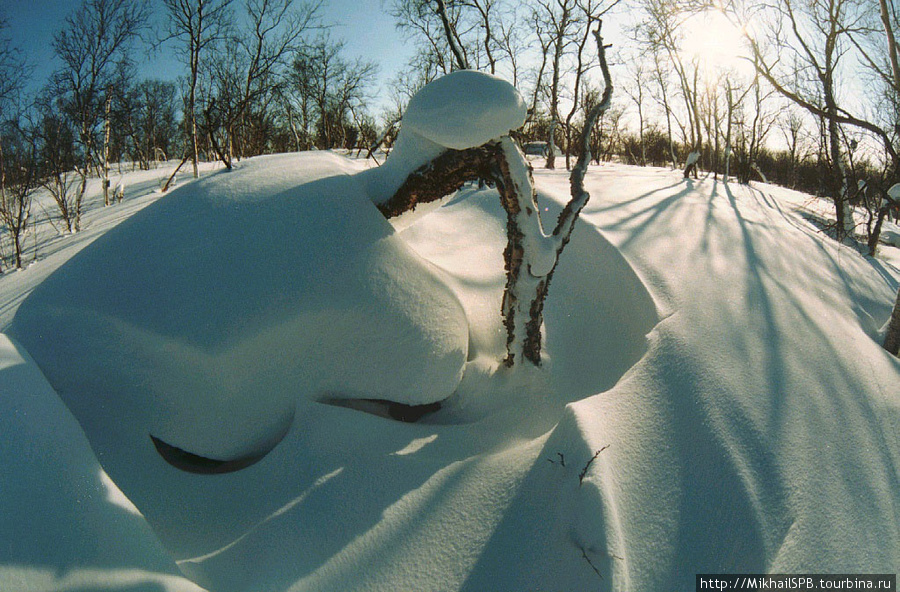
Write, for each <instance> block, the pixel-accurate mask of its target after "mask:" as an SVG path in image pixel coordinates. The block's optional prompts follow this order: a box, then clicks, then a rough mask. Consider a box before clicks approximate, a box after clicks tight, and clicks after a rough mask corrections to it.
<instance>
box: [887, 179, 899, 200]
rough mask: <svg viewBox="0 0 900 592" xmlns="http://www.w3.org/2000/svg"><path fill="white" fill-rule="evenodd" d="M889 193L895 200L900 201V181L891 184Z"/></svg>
mask: <svg viewBox="0 0 900 592" xmlns="http://www.w3.org/2000/svg"><path fill="white" fill-rule="evenodd" d="M887 194H888V196H889V197H890V198H891V199H893V200H894V201H900V183H894V184H893V185H891V187H890V189H888V190H887Z"/></svg>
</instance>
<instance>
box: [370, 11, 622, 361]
mask: <svg viewBox="0 0 900 592" xmlns="http://www.w3.org/2000/svg"><path fill="white" fill-rule="evenodd" d="M599 26H600V24H599V23H598V29H597V31H596V32H595V34H594V37H595V39H596V42H597V47H598V53H599V61H600V67H601V70H602V72H603V77H604V81H605V88H604V91H603V96H602V98H601V100H600V101H599V102H598V103H597V104H596V105H595V106H594V107H593V109H592V110H591V112H590V113H588V114H587V115H586V117H585V126H584V128H583V129H582V134H581V138H580V142H579V147H580V155H579V158H578V162H577V164H576V165H575V167H574V168H573V169H572V173H571V175H570V182H571V194H572V199H571V200H570V201H569V203H568V204H566V206H565V208H564V209H563V211H562V213H561V214H560V216H559V218H558V220H557V223H556V226H555V227H554V228H553V231H552V232H551V233H550V234H546V233H545V232H544V230H543V225H542V221H541V217H540V208H538V207H537V203H536V194H535V190H534V182H533V179H532V175H531V167H530V165H528V163H527V161H526V160H525V158H524V156H523V155H522V152H521V151H520V150H519V148H518V146H517V144H516V143H515V141H514V140H513V139H512V138H510V137H509V136H504V137H501V138H500V139H498V140H492V141H490V142H488V143H486V144H483V145H481V146H477V147H474V148H469V149H465V150H449V149H448V150H447V151H445V152H443V153H441V154H440V155H438V156H437V157H435V158H434V159H433V160H432V161H430V162H428V163H427V164H425V165H423V166H421V167H420V168H419V169H417V170H416V171H413V172H412V173H411V174H410V175H409V176H408V177H407V179H406V181H405V182H404V183H403V184H402V186H401V187H400V188H399V189H398V190H397V191H396V192H395V193H394V195H393V196H391V197H390V198H389V199H388V200H387V201H385V202H384V203H382V204H379V206H378V207H379V209H380V210H381V211H382V213H384V214H385V216H387V217H392V216H396V215H399V214H401V213H403V212H405V211H408V210H410V209H412V208H414V207H415V206H416V205H417V204H420V203H426V202H429V201H434V200H437V199H440V198H442V197H444V196H445V195H448V194H449V193H452V192H453V191H456V190H457V189H459V188H460V187H461V186H462V185H463V184H464V183H466V182H468V181H472V180H481V181H484V182H486V183H489V184H491V185H494V186H496V187H497V190H498V192H499V193H500V201H501V203H502V205H503V208H504V210H505V211H506V215H507V246H506V249H505V250H504V261H505V268H506V270H507V276H506V277H507V281H506V288H505V290H504V295H503V304H502V315H503V323H504V326H505V327H506V333H507V344H506V346H507V355H506V358H505V360H504V363H505V364H506V365H507V366H512V365H514V364H515V363H516V361H517V360H520V359H521V360H527V361H528V362H530V363H532V364H534V365H540V363H541V347H542V325H543V310H544V303H545V301H546V298H547V293H548V290H549V287H550V282H551V280H552V278H553V273H554V271H555V270H556V266H557V264H558V263H559V257H560V255H561V254H562V252H563V250H564V249H565V246H566V245H567V244H568V242H569V239H570V237H571V234H572V230H573V228H574V225H575V221H576V220H577V219H578V216H579V214H580V212H581V210H582V209H583V208H584V206H585V204H586V203H587V201H588V199H589V197H590V195H589V194H588V193H587V191H586V190H585V188H584V175H585V172H586V169H587V166H588V163H589V162H590V159H591V152H590V143H591V133H592V130H593V127H594V125H595V124H596V122H597V120H598V119H599V118H600V116H601V115H602V113H603V112H604V111H606V110H607V109H608V108H609V106H610V104H611V100H612V91H613V87H612V79H611V76H610V73H609V68H608V66H607V63H606V49H607V46H605V45H604V44H603V40H602V38H601V37H600V29H599Z"/></svg>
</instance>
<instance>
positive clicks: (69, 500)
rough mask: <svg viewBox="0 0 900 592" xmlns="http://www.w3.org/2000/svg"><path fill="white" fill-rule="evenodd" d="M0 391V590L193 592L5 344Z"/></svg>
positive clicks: (40, 381) (0, 353) (35, 375)
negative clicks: (0, 393) (0, 537)
mask: <svg viewBox="0 0 900 592" xmlns="http://www.w3.org/2000/svg"><path fill="white" fill-rule="evenodd" d="M0 392H2V393H3V396H0V434H2V436H0V455H2V459H3V460H2V461H0V462H2V470H0V492H2V495H0V532H2V533H3V535H2V539H0V589H2V590H10V591H13V590H15V591H16V592H51V591H57V590H58V591H63V590H94V589H103V590H123V591H124V590H133V589H152V590H160V591H165V592H199V591H200V588H199V587H198V586H196V585H195V584H193V583H191V582H190V581H188V580H187V579H185V578H184V577H183V576H181V575H180V574H179V572H178V569H177V568H176V566H175V563H174V561H173V560H172V557H171V556H169V555H168V553H167V552H166V550H165V549H164V548H163V547H162V545H160V543H159V541H158V540H157V538H156V536H155V535H154V534H153V531H152V530H151V529H150V527H149V525H148V524H147V522H146V521H145V520H144V519H143V517H141V515H140V513H138V512H137V510H136V509H135V508H134V506H133V505H132V504H131V502H129V501H128V499H127V498H125V496H123V495H122V493H121V491H119V489H118V488H117V487H116V486H115V484H114V483H113V482H112V481H111V480H110V478H109V477H108V476H107V474H106V473H105V472H104V471H103V469H102V468H101V467H100V464H99V463H98V461H97V458H96V457H95V456H94V454H93V453H92V452H91V449H90V447H89V445H88V442H87V439H86V438H85V437H84V433H83V432H82V431H81V428H80V427H79V425H78V423H77V422H76V421H75V418H74V417H72V414H71V413H69V411H68V409H66V407H65V405H63V403H62V401H60V399H59V397H58V396H57V394H56V393H55V392H54V391H53V389H52V388H51V387H50V385H49V384H47V382H46V380H45V379H44V377H43V375H42V374H41V371H40V370H39V369H38V367H37V366H36V365H35V364H34V362H33V361H32V360H31V358H30V357H29V356H28V354H27V353H26V352H25V351H23V350H22V348H21V347H20V346H18V345H17V344H16V343H14V342H12V341H10V339H9V338H7V337H6V336H3V335H0Z"/></svg>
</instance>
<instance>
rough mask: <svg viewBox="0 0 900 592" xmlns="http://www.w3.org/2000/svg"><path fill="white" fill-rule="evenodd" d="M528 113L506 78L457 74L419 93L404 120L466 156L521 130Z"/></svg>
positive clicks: (407, 126)
mask: <svg viewBox="0 0 900 592" xmlns="http://www.w3.org/2000/svg"><path fill="white" fill-rule="evenodd" d="M526 111H527V109H526V107H525V101H524V100H523V99H522V95H520V94H519V91H517V90H516V88H515V87H514V86H513V85H511V84H510V83H508V82H507V81H505V80H503V79H502V78H497V77H496V76H492V75H490V74H485V73H484V72H476V71H475V70H457V71H456V72H452V73H450V74H447V75H446V76H443V77H441V78H438V79H437V80H435V81H434V82H431V83H429V84H428V85H426V86H425V87H424V88H422V90H420V91H419V92H418V93H416V95H415V96H414V97H413V98H412V99H411V100H410V102H409V106H408V107H407V108H406V113H405V114H404V115H403V129H405V130H408V131H414V132H416V133H418V134H419V135H421V136H423V137H424V138H427V139H428V140H431V141H432V142H434V143H436V144H439V145H441V146H446V147H447V148H453V149H455V150H465V149H466V148H473V147H475V146H481V145H482V144H484V143H485V142H489V141H490V140H493V139H495V138H499V137H500V136H504V135H506V134H508V133H509V132H510V130H514V129H518V128H519V127H521V126H522V124H523V123H525V115H526Z"/></svg>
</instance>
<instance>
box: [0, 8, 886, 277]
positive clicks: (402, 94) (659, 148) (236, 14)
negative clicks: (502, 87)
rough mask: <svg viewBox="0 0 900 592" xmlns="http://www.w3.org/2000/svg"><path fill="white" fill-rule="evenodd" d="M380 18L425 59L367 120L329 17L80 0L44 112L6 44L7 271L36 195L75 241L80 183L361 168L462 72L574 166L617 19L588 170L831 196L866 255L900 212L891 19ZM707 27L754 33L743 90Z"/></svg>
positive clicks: (422, 13)
mask: <svg viewBox="0 0 900 592" xmlns="http://www.w3.org/2000/svg"><path fill="white" fill-rule="evenodd" d="M386 8H387V10H389V11H390V14H391V15H392V16H393V18H394V19H395V22H396V25H397V30H398V35H400V36H401V37H402V38H403V39H404V40H405V41H406V42H407V43H410V44H411V46H412V47H414V48H415V53H414V55H413V57H412V58H411V60H410V62H409V64H408V65H407V67H406V68H404V69H403V70H402V71H400V72H399V73H397V74H396V75H395V76H394V78H393V79H392V80H391V81H390V84H389V85H388V86H389V90H388V91H387V95H388V99H387V100H386V101H385V99H384V98H382V100H381V101H377V100H376V98H377V95H378V88H377V81H378V80H377V72H378V64H377V61H375V60H374V59H371V58H372V57H377V56H371V57H367V58H362V57H350V56H348V55H347V52H346V49H345V45H344V43H343V42H342V41H341V40H339V39H336V38H335V37H334V35H333V34H332V29H331V27H330V26H329V23H327V22H325V21H324V18H323V15H322V12H323V11H322V6H321V2H318V3H309V2H306V1H305V0H164V2H163V3H162V4H161V5H160V6H159V7H157V8H156V9H155V10H156V14H152V10H151V5H150V3H148V2H146V1H142V0H83V1H82V3H81V5H80V6H79V7H78V8H77V9H75V10H74V11H73V12H72V13H71V15H69V16H68V18H67V19H66V20H65V22H64V24H63V25H62V26H61V28H60V29H59V30H58V31H57V33H56V34H55V36H54V38H53V42H52V45H53V49H54V51H55V54H56V56H57V58H58V62H59V63H60V67H59V68H58V70H57V71H55V72H54V73H53V74H52V75H51V76H50V77H49V79H48V80H47V81H46V83H45V84H44V86H43V87H42V88H41V90H40V92H38V93H37V94H36V96H33V97H27V96H24V89H25V88H26V87H27V84H26V83H27V73H28V62H27V56H24V55H22V54H21V52H18V51H17V50H16V48H14V47H12V46H11V43H10V41H9V40H7V39H3V38H2V35H0V44H2V47H0V196H2V200H0V202H2V207H0V210H2V213H0V215H2V221H3V222H2V223H3V226H4V229H5V231H4V235H5V237H4V238H5V241H6V243H7V245H8V248H7V250H8V251H10V252H12V255H11V256H10V255H8V256H7V259H6V262H7V265H13V266H21V264H22V263H21V258H20V255H19V253H20V242H21V237H22V236H24V234H25V232H26V231H27V226H28V223H29V220H30V216H29V215H28V211H29V204H30V201H29V198H28V196H30V195H31V194H32V193H33V192H34V191H35V190H36V189H38V188H41V187H43V188H44V189H46V190H47V191H48V192H49V193H50V194H51V195H52V196H53V198H54V201H55V202H56V204H57V210H58V219H59V225H60V228H61V229H62V230H64V231H67V232H76V231H77V230H79V228H80V224H81V213H82V210H83V202H84V192H85V188H86V184H87V179H88V178H89V177H91V176H97V177H100V178H101V179H103V180H104V182H103V188H104V204H110V203H112V201H113V200H114V198H115V193H114V190H113V189H112V188H111V187H110V182H109V167H110V163H120V162H123V161H124V162H129V163H132V166H134V167H140V168H143V169H146V168H149V167H151V166H153V163H155V162H158V161H161V160H176V161H179V162H181V163H182V164H187V163H190V164H191V167H192V174H193V175H194V176H197V175H198V174H199V173H198V170H197V163H198V162H199V161H202V160H207V161H208V160H219V161H221V162H222V163H224V165H225V166H226V167H231V166H232V164H233V162H234V161H235V160H237V159H240V158H242V157H249V156H254V155H258V154H266V153H273V152H285V151H292V150H309V149H333V148H345V149H355V150H366V151H367V152H368V153H370V154H371V152H372V150H371V149H373V148H375V147H376V146H379V145H380V146H383V147H384V148H389V147H390V144H391V141H392V139H393V138H394V137H395V136H396V132H397V129H398V126H399V120H400V116H401V115H402V113H403V110H404V108H405V105H406V102H407V101H408V100H409V98H410V97H411V96H412V95H413V94H414V93H415V92H416V90H418V89H419V88H421V87H422V86H423V85H424V84H426V83H427V82H429V81H431V80H433V79H435V78H437V77H439V76H441V75H443V74H445V73H448V72H450V71H451V70H453V69H455V68H458V67H459V64H460V60H463V62H462V63H465V64H466V67H469V68H474V69H478V70H482V71H485V72H489V73H492V74H496V75H499V76H501V77H503V78H506V79H507V80H509V81H510V82H512V83H513V85H515V86H516V87H517V88H519V89H520V91H521V92H522V94H523V96H524V97H525V99H526V101H527V103H528V107H529V115H528V120H527V122H526V124H525V126H524V127H523V129H522V130H519V132H518V135H517V139H518V140H519V141H520V142H521V143H523V144H531V145H533V146H534V145H537V146H541V147H542V150H543V152H544V154H545V155H546V156H547V158H546V166H548V167H555V166H557V165H558V162H559V161H558V159H564V160H565V165H566V167H567V168H568V167H569V166H571V163H570V161H571V158H572V157H573V155H574V154H575V150H574V148H573V146H574V143H575V140H574V139H575V138H577V137H578V135H579V132H580V130H581V128H582V127H583V125H584V122H583V115H582V114H583V113H586V112H588V111H589V110H590V107H591V105H592V103H596V102H597V101H598V100H599V96H600V92H601V87H602V82H601V81H600V80H599V76H598V74H597V72H596V65H597V60H596V59H595V58H596V53H595V52H596V48H595V47H593V45H592V43H591V42H590V31H591V29H592V27H594V26H595V25H596V23H597V22H599V21H600V20H601V19H603V18H605V17H608V16H609V15H611V14H618V16H617V22H624V23H626V24H625V25H623V26H622V30H621V31H620V34H619V37H620V38H622V39H623V41H621V42H620V43H619V46H618V47H615V48H613V49H612V52H611V62H613V68H614V70H615V71H616V78H617V81H618V82H617V86H618V87H619V88H620V89H622V90H623V91H624V92H622V93H620V95H619V99H618V100H617V102H616V103H614V105H613V106H612V108H611V109H610V110H609V111H608V112H607V113H605V114H604V116H603V118H602V119H601V121H600V122H599V123H598V125H597V127H596V130H595V132H594V135H593V138H592V152H593V154H594V158H595V160H597V161H601V160H606V161H611V160H616V161H619V162H625V163H628V164H636V165H654V166H670V167H672V168H681V167H684V166H685V164H686V163H687V162H688V161H689V160H695V161H696V165H695V166H696V168H700V169H702V170H704V171H707V172H708V173H710V174H711V175H714V176H716V177H719V176H724V177H725V178H728V179H736V180H737V181H740V182H744V183H746V182H749V181H750V180H751V179H759V180H766V181H769V182H774V183H778V184H780V185H784V186H787V187H791V188H795V189H798V190H802V191H805V192H809V193H812V194H815V195H819V196H825V197H828V198H830V199H832V200H833V201H834V204H835V214H834V218H835V220H836V222H835V223H831V226H830V228H828V230H830V232H831V233H832V234H833V235H834V236H835V237H836V238H838V239H841V240H843V239H845V238H847V237H851V238H852V237H853V236H854V235H858V236H862V237H863V238H865V239H866V240H867V241H868V244H869V248H870V251H871V252H874V250H875V248H876V246H877V240H875V241H874V242H873V240H872V239H873V237H875V236H877V230H878V229H880V223H881V221H882V220H883V219H884V218H885V217H886V216H888V215H889V214H890V206H892V205H895V204H894V203H893V202H891V199H890V196H889V195H888V194H887V189H888V188H889V187H890V186H892V185H893V184H894V183H895V182H896V181H897V180H898V178H897V174H898V168H900V165H898V156H897V150H898V133H900V65H898V58H897V52H898V44H897V41H896V38H895V33H896V30H897V23H898V14H897V10H896V8H895V6H894V4H893V3H890V2H887V0H804V1H803V2H800V1H799V0H753V1H750V0H747V1H743V2H742V1H739V0H729V1H728V2H725V3H721V2H720V3H716V4H715V5H713V4H710V3H709V1H708V0H528V1H527V2H514V1H513V0H392V1H391V2H390V3H388V4H387V5H386ZM711 10H714V11H717V12H719V13H722V14H724V15H726V16H727V18H728V19H730V20H731V21H732V22H733V23H734V26H735V31H741V32H746V39H745V48H746V55H745V57H744V59H745V61H747V62H749V63H750V64H751V65H752V74H751V75H746V74H742V73H740V72H738V71H737V70H735V69H728V68H725V69H721V67H720V69H719V70H716V71H713V72H710V70H709V64H708V63H707V62H706V58H707V57H708V56H704V55H697V54H691V53H689V52H687V51H685V38H686V37H687V36H690V35H692V34H695V33H696V31H695V30H692V29H691V25H690V23H691V19H692V18H694V17H695V16H696V15H697V14H702V13H705V12H708V11H711ZM625 15H627V18H625ZM0 17H2V15H0ZM152 17H155V20H156V21H158V23H159V24H158V25H157V26H155V27H151V24H150V23H151V20H152ZM751 25H752V26H751ZM748 31H749V32H748ZM0 33H2V29H0ZM162 44H165V46H166V47H168V48H169V49H170V50H171V51H174V52H175V53H176V55H177V57H178V58H179V59H180V60H181V62H182V63H183V65H184V75H183V76H182V77H180V78H179V79H178V80H177V81H164V80H155V79H139V77H138V76H137V75H136V63H135V60H134V56H135V55H139V54H143V53H147V52H148V51H150V49H152V48H154V47H158V46H160V45H162ZM141 50H146V51H141ZM385 104H387V105H388V106H387V107H381V108H380V109H381V110H380V112H376V109H377V107H375V105H385ZM692 153H693V154H695V156H694V157H690V156H689V155H691V154H692ZM559 166H561V164H560V165H559ZM851 206H857V207H859V206H861V207H863V208H864V209H865V211H866V212H868V214H867V216H868V218H867V220H866V223H865V228H853V227H851V226H852V225H851V224H850V221H849V216H848V212H849V208H850V207H851ZM9 257H11V258H12V259H11V260H10V259H9Z"/></svg>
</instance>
